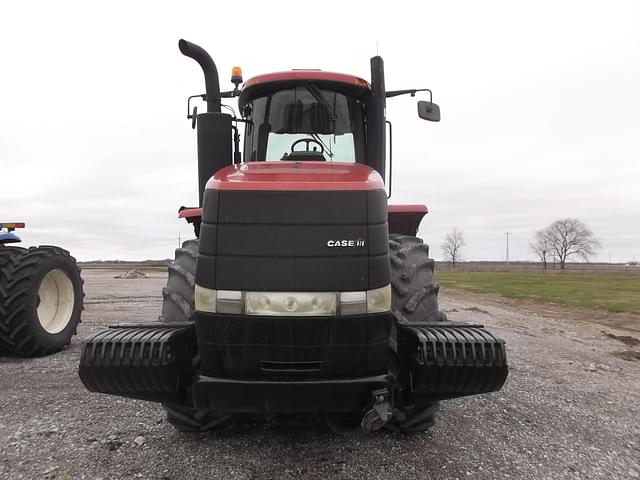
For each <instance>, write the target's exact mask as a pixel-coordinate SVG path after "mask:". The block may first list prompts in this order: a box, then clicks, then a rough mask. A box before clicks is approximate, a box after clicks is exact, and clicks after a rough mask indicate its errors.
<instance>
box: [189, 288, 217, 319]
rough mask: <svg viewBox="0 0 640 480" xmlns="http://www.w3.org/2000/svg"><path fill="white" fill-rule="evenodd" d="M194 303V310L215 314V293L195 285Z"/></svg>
mask: <svg viewBox="0 0 640 480" xmlns="http://www.w3.org/2000/svg"><path fill="white" fill-rule="evenodd" d="M194 303H195V306H196V310H199V311H201V312H210V313H216V291H215V290H211V289H210V288H204V287H201V286H200V285H196V288H195V292H194Z"/></svg>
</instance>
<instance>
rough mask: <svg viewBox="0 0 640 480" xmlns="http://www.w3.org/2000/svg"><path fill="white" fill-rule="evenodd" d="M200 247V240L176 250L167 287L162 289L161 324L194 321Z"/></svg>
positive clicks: (185, 244)
mask: <svg viewBox="0 0 640 480" xmlns="http://www.w3.org/2000/svg"><path fill="white" fill-rule="evenodd" d="M198 245H199V240H198V239H193V240H187V241H185V242H184V243H183V244H182V247H181V248H177V249H176V255H175V260H174V261H172V262H171V263H170V264H169V278H168V280H167V286H166V287H164V288H163V289H162V298H163V302H162V313H161V314H160V321H161V322H187V321H190V320H192V318H191V317H193V313H194V311H195V306H194V303H193V295H194V289H195V279H196V259H197V258H198Z"/></svg>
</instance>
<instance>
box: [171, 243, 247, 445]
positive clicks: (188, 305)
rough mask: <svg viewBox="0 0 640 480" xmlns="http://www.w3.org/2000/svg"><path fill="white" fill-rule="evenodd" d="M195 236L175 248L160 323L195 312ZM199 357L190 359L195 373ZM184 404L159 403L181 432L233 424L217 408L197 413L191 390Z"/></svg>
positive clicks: (220, 428) (229, 416) (188, 319)
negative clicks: (193, 404) (192, 402)
mask: <svg viewBox="0 0 640 480" xmlns="http://www.w3.org/2000/svg"><path fill="white" fill-rule="evenodd" d="M199 244H200V241H199V240H198V239H192V240H187V241H185V242H184V243H183V244H182V247H180V248H178V249H176V254H175V260H174V261H173V262H171V263H170V264H169V267H168V268H169V278H168V279H167V286H166V287H165V288H163V289H162V297H163V303H162V313H161V314H160V318H159V320H160V322H191V321H193V314H194V312H195V306H194V292H195V276H196V260H197V258H198V246H199ZM199 366H200V357H199V356H196V357H194V359H193V368H194V370H195V371H196V372H197V371H198V368H199ZM185 397H186V404H185V405H169V404H162V406H163V407H164V409H165V410H166V411H167V422H169V423H170V424H171V425H173V426H174V427H175V428H176V429H177V430H179V431H181V432H194V433H200V432H207V431H211V430H217V431H224V430H228V429H229V428H232V427H233V426H234V425H235V417H234V416H233V415H232V414H230V413H221V412H216V411H211V412H200V411H198V410H196V409H195V408H193V406H192V404H191V392H190V391H188V392H187V393H186V395H185Z"/></svg>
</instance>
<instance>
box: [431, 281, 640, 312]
mask: <svg viewBox="0 0 640 480" xmlns="http://www.w3.org/2000/svg"><path fill="white" fill-rule="evenodd" d="M436 280H437V281H438V282H439V283H440V285H442V286H443V287H445V288H446V287H451V288H462V289H465V290H470V291H472V292H476V293H496V294H499V295H502V296H504V297H508V298H515V299H524V300H530V301H534V302H538V303H563V304H567V305H577V306H579V307H586V308H599V309H603V310H608V311H611V312H632V313H639V314H640V277H638V276H622V275H584V274H578V275H575V274H573V275H572V274H554V273H548V274H543V273H526V272H518V273H512V272H436Z"/></svg>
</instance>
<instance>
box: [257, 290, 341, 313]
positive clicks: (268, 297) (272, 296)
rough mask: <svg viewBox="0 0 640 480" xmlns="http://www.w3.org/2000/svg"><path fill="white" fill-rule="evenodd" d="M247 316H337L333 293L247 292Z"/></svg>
mask: <svg viewBox="0 0 640 480" xmlns="http://www.w3.org/2000/svg"><path fill="white" fill-rule="evenodd" d="M244 304H245V312H246V314H247V315H282V316H287V315H291V316H323V315H335V314H336V294H335V293H333V292H247V293H246V294H245V303H244Z"/></svg>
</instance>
